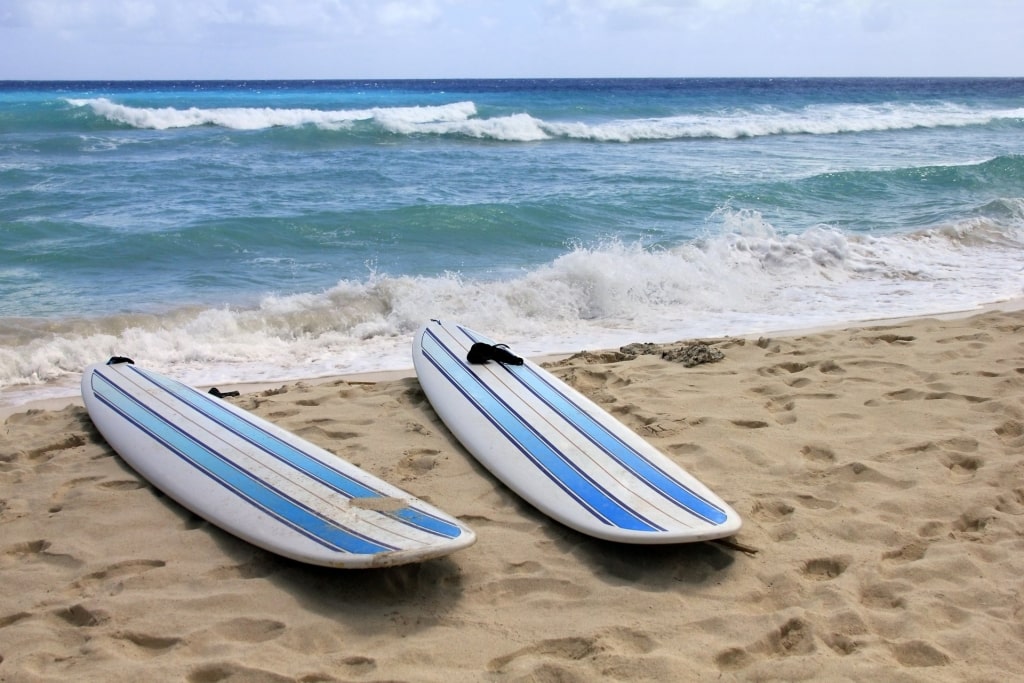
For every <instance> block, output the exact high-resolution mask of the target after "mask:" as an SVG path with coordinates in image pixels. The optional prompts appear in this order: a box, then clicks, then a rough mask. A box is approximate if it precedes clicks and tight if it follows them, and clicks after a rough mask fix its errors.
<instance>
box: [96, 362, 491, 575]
mask: <svg viewBox="0 0 1024 683" xmlns="http://www.w3.org/2000/svg"><path fill="white" fill-rule="evenodd" d="M113 361H114V359H112V361H111V362H108V363H107V364H96V365H91V366H89V367H88V368H86V370H85V372H84V373H83V375H82V398H83V400H84V402H85V406H86V409H87V410H88V412H89V416H90V417H91V418H92V421H93V423H94V424H95V425H96V428H97V429H98V430H99V432H100V433H101V434H102V435H103V437H104V438H105V439H106V440H107V442H108V443H109V444H110V446H111V447H112V448H113V449H114V450H115V451H117V453H118V454H119V455H120V456H121V458H122V459H123V460H124V461H125V462H127V463H128V464H129V465H130V466H131V467H132V468H133V469H134V470H135V471H136V472H138V473H139V474H140V475H141V476H142V477H143V478H145V479H147V480H148V481H149V482H150V483H152V484H153V485H154V486H155V487H156V488H158V489H160V490H161V491H163V492H164V493H165V494H167V495H168V496H169V497H170V498H172V499H173V500H175V501H177V502H178V503H180V504H181V505H182V506H184V507H186V508H188V509H189V510H191V511H192V512H194V513H195V514H197V515H199V516H200V517H203V518H204V519H206V520H208V521H210V522H211V523H213V524H214V525H216V526H218V527H220V528H221V529H224V530H225V531H227V532H229V533H231V534H234V535H235V536H238V537H239V538H242V539H244V540H246V541H248V542H250V543H252V544H253V545H255V546H258V547H260V548H263V549H265V550H269V551H271V552H273V553H277V554H279V555H282V556H284V557H289V558H292V559H294V560H298V561H300V562H306V563H309V564H315V565H322V566H328V567H344V568H364V567H387V566H394V565H400V564H406V563H410V562H419V561H422V560H427V559H431V558H434V557H440V556H443V555H447V554H449V553H452V552H454V551H456V550H459V549H462V548H465V547H467V546H469V545H471V544H472V543H473V542H474V541H475V540H476V536H475V534H474V533H473V531H472V530H471V529H469V528H468V527H467V526H465V525H464V524H462V523H461V522H460V521H459V520H457V519H455V518H454V517H452V516H450V515H448V514H446V513H444V512H442V511H441V510H439V509H437V508H435V507H434V506H432V505H430V504H428V503H426V502H424V501H422V500H420V499H418V498H416V497H415V496H413V495H411V494H409V493H407V492H405V491H403V490H401V489H399V488H398V487H396V486H393V485H391V484H389V483H387V482H385V481H383V480H381V479H378V478H377V477H375V476H373V475H371V474H370V473H368V472H366V471H364V470H362V469H360V468H358V467H356V466H355V465H353V464H351V463H349V462H347V461H345V460H344V459H342V458H340V457H338V456H336V455H333V454H331V453H329V452H327V451H326V450H324V449H322V448H319V447H318V446H315V445H314V444H311V443H309V442H308V441H305V440H303V439H301V438H299V437H298V436H296V435H295V434H292V433H290V432H288V431H286V430H284V429H281V428H279V427H277V426H275V425H274V424H272V423H270V422H267V421H265V420H263V419H261V418H259V417H256V416H255V415H252V414H251V413H248V412H247V411H244V410H242V409H240V408H238V407H236V406H233V405H231V404H230V403H228V402H227V401H223V400H221V399H219V398H216V397H214V396H212V395H210V394H205V393H202V392H200V391H197V390H195V389H192V388H190V387H187V386H185V385H184V384H181V383H180V382H177V381H175V380H173V379H171V378H169V377H165V376H163V375H161V374H158V373H156V372H153V371H150V370H146V369H143V368H141V367H138V366H136V365H134V364H133V363H131V362H113Z"/></svg>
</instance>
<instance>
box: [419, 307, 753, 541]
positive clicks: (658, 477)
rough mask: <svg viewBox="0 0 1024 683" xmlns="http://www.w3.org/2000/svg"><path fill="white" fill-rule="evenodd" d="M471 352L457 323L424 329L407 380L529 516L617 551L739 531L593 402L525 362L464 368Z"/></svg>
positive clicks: (693, 483)
mask: <svg viewBox="0 0 1024 683" xmlns="http://www.w3.org/2000/svg"><path fill="white" fill-rule="evenodd" d="M475 343H484V344H491V345H493V344H494V342H493V341H491V340H490V339H488V338H486V337H485V336H484V335H482V334H480V333H478V332H474V331H473V330H471V329H469V328H467V327H464V326H462V325H459V324H455V323H451V322H441V321H437V320H432V321H430V322H429V323H427V324H426V325H424V326H423V327H422V328H420V330H419V331H418V332H417V333H416V335H415V337H414V340H413V364H414V366H415V368H416V374H417V376H418V377H419V381H420V384H421V386H422V387H423V391H424V393H425V394H426V395H427V398H428V399H429V400H430V404H431V405H432V406H433V408H434V410H435V412H436V413H437V414H438V416H439V417H440V418H441V420H442V421H443V422H444V423H445V425H447V427H448V428H449V430H451V432H452V434H453V435H454V436H455V437H456V438H457V439H458V440H459V441H460V442H461V443H462V444H463V446H465V448H466V450H467V451H469V453H470V454H472V455H473V456H474V457H475V458H476V459H477V460H478V461H479V462H480V463H481V464H482V465H483V466H484V467H486V468H487V469H488V470H489V471H490V472H491V473H492V474H493V475H494V476H495V477H497V478H498V479H499V480H501V481H502V482H503V483H504V484H506V485H507V486H508V487H509V488H510V489H512V491H514V492H516V493H517V494H519V495H520V496H521V497H522V498H524V499H525V500H526V501H528V502H529V503H530V504H532V505H533V506H534V507H536V508H537V509H538V510H540V511H541V512H543V513H545V514H547V515H548V516H550V517H551V518H553V519H555V520H557V521H558V522H561V523H562V524H564V525H566V526H568V527H571V528H573V529H575V530H577V531H579V532H582V533H584V534H588V535H590V536H594V537H596V538H601V539H605V540H609V541H618V542H623V543H637V544H655V543H686V542H692V541H703V540H709V539H714V538H723V537H726V536H731V535H733V534H735V533H736V532H737V531H739V529H740V526H741V524H742V522H741V519H740V516H739V515H738V514H737V513H736V511H735V510H733V509H732V508H731V507H730V506H729V505H728V504H727V503H726V502H725V501H723V500H722V499H721V498H719V497H718V496H717V495H716V494H715V493H713V492H712V491H711V490H710V489H709V488H708V487H707V486H705V485H704V484H703V483H701V482H700V481H698V480H697V479H696V478H695V477H693V476H692V475H690V474H689V473H688V472H686V470H684V469H683V468H682V467H681V466H679V465H678V464H676V463H675V462H674V461H673V460H671V459H670V458H669V457H668V456H666V455H665V454H663V453H662V452H661V451H659V450H658V449H656V448H655V447H654V446H653V445H651V444H650V442H648V441H646V440H645V439H643V438H642V437H641V436H640V435H638V434H637V433H636V432H634V431H633V430H631V429H630V428H629V427H627V426H626V425H624V424H623V423H622V422H620V421H619V420H617V419H615V418H614V417H613V416H612V415H610V414H609V413H608V412H606V411H605V410H604V409H602V408H601V407H600V406H598V405H597V404H595V403H594V402H593V401H591V400H590V399H588V398H586V397H585V396H583V395H582V394H581V393H579V392H578V391H576V390H575V389H573V388H572V387H570V386H569V385H567V384H566V383H565V382H563V381H561V380H560V379H558V378H557V377H555V376H554V375H552V374H551V373H550V372H548V371H546V370H544V369H543V368H541V367H540V366H538V365H537V364H535V363H533V362H532V361H530V360H526V359H523V360H522V364H521V365H515V364H511V363H502V362H498V361H494V360H491V361H488V362H485V363H482V364H480V363H471V362H469V361H468V360H467V356H468V355H469V352H470V349H471V348H472V347H473V345H474V344H475ZM513 355H514V354H513ZM517 360H518V359H517Z"/></svg>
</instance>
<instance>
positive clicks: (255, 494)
mask: <svg viewBox="0 0 1024 683" xmlns="http://www.w3.org/2000/svg"><path fill="white" fill-rule="evenodd" d="M97 380H99V382H97ZM91 384H92V389H93V393H94V394H95V395H96V397H97V398H99V399H100V400H101V401H102V402H103V403H104V404H106V405H107V406H108V407H110V408H111V409H112V410H114V411H115V412H117V413H118V414H120V415H121V416H122V417H124V418H125V419H126V420H127V421H128V422H130V423H131V424H133V425H135V426H136V427H137V428H138V429H139V430H141V431H142V432H143V433H145V434H146V435H147V436H149V437H150V438H152V439H154V440H156V441H157V442H159V443H160V444H162V445H163V446H164V447H166V448H167V449H168V450H170V451H171V452H172V453H174V454H175V455H177V456H178V457H179V458H181V459H182V460H184V461H185V462H187V463H188V464H190V465H192V466H193V467H195V468H196V469H197V470H199V471H200V472H202V473H203V474H205V475H206V476H208V477H210V478H211V479H213V480H214V481H216V482H217V483H219V484H220V485H222V486H224V487H225V488H226V489H227V490H229V491H231V492H232V493H234V494H235V495H237V496H239V497H240V498H243V499H244V500H246V501H248V502H250V503H251V504H252V505H253V506H255V507H256V508H258V509H260V510H263V511H264V512H266V513H267V514H268V515H270V516H272V517H274V518H276V519H278V520H280V521H281V522H282V523H284V524H285V525H287V526H289V527H290V528H292V529H294V530H295V531H297V532H298V533H300V534H302V535H304V536H306V537H307V538H309V539H311V540H313V541H316V542H317V543H319V544H320V545H323V546H325V547H328V548H331V549H333V550H339V551H343V552H348V553H355V554H364V555H373V554H377V553H381V552H386V551H389V550H395V549H396V548H394V547H391V546H389V545H386V544H383V543H378V542H375V541H373V540H372V539H369V538H366V537H364V536H362V535H360V534H358V533H356V532H354V531H352V530H349V529H343V528H341V527H339V526H337V525H335V524H334V523H332V522H331V521H330V520H327V519H325V518H323V517H321V516H320V515H318V514H317V513H316V512H315V511H313V510H310V509H309V508H308V507H306V506H304V505H302V504H301V503H299V502H298V501H295V500H293V499H292V498H290V497H288V496H287V495H285V494H283V493H282V492H280V491H278V490H276V489H275V488H273V487H272V486H270V485H269V484H267V483H266V482H263V481H260V480H258V479H255V478H254V477H253V476H252V475H251V474H249V473H247V472H245V471H244V470H242V469H240V468H238V467H237V466H236V465H234V464H233V463H231V462H230V461H229V460H228V459H227V458H225V457H224V456H222V455H220V454H219V453H217V451H216V450H214V449H213V448H211V447H210V446H207V445H206V444H203V443H202V442H200V441H199V440H198V439H196V438H195V437H193V436H191V435H189V434H187V433H186V432H184V431H183V430H182V429H181V428H179V427H177V426H176V425H174V424H172V423H171V422H170V421H169V420H167V419H166V418H164V417H162V416H160V415H159V414H157V413H156V412H155V411H153V410H152V409H151V408H149V407H148V406H145V405H144V404H142V403H141V402H139V401H138V400H137V399H135V398H134V397H133V396H131V395H130V394H129V393H128V392H126V391H125V390H124V389H122V388H121V387H119V386H117V385H116V384H115V383H114V382H113V381H112V380H111V379H109V378H107V377H105V376H103V375H102V374H100V372H99V371H94V372H93V376H92V381H91Z"/></svg>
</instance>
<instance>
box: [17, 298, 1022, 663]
mask: <svg viewBox="0 0 1024 683" xmlns="http://www.w3.org/2000/svg"><path fill="white" fill-rule="evenodd" d="M637 341H638V342H642V341H644V340H642V339H638V340H637ZM704 341H707V342H709V343H711V344H712V345H713V346H715V347H716V348H718V349H720V350H721V351H722V352H723V353H724V354H725V358H724V359H723V360H721V361H719V362H717V363H713V364H705V365H699V366H696V367H693V368H685V367H683V366H682V365H680V364H678V363H672V362H669V361H667V360H664V359H662V358H661V357H660V355H658V354H651V355H640V356H637V357H636V358H626V357H624V356H623V355H622V354H620V353H619V352H616V351H605V352H593V353H583V354H578V355H575V356H571V357H569V358H566V359H563V360H560V361H557V362H554V363H551V364H549V367H550V368H551V369H552V371H553V372H555V373H556V374H558V375H559V376H561V377H562V378H564V379H565V380H566V381H568V382H569V383H570V384H572V385H573V386H575V387H576V388H577V389H579V390H581V391H582V392H583V393H585V394H587V395H588V396H590V397H591V398H593V399H594V400H595V401H597V402H598V403H599V404H602V405H603V406H605V407H606V408H608V409H609V410H610V411H611V412H612V413H613V414H614V415H616V416H617V417H618V418H620V419H621V420H623V421H624V422H625V423H626V424H628V425H629V426H631V427H632V428H634V429H635V430H636V431H637V432H639V433H640V434H642V435H644V436H645V437H647V438H648V439H649V440H650V441H651V442H653V443H654V444H655V445H656V446H658V447H659V448H661V449H662V450H663V451H664V452H666V453H667V454H668V455H669V456H670V457H672V458H673V459H674V460H676V461H677V462H679V463H680V464H681V465H682V466H683V467H684V468H686V469H687V470H689V471H690V472H691V473H693V474H694V475H695V476H697V477H698V478H700V479H701V480H703V481H704V482H705V483H707V484H708V485H709V486H710V487H711V488H712V489H713V490H715V491H716V492H717V493H718V494H719V495H721V496H722V497H723V498H724V499H725V500H727V501H728V502H729V503H730V504H732V505H733V507H735V508H736V510H737V511H738V512H739V513H740V514H741V515H742V516H743V518H744V527H743V529H742V530H741V531H740V533H739V534H738V535H737V536H735V537H734V538H733V539H732V543H719V542H710V543H698V544H688V545H676V546H660V547H651V546H625V545H616V544H612V543H607V542H602V541H597V540H594V539H591V538H588V537H585V536H582V535H580V534H578V533H576V532H574V531H571V530H568V529H566V528H564V527H562V526H560V525H558V524H556V523H554V522H552V521H550V520H548V519H547V518H545V517H544V516H542V515H540V514H539V513H537V512H536V511H534V510H533V509H532V508H530V507H529V506H527V505H526V504H524V503H523V502H521V501H520V500H519V499H518V498H517V497H516V496H515V495H513V494H512V493H510V492H509V491H508V490H507V489H505V488H504V487H503V486H502V485H500V484H498V483H497V482H496V481H495V480H494V479H493V478H492V477H491V476H490V475H489V474H488V473H487V472H486V471H484V470H483V469H482V468H481V467H479V466H478V465H477V464H476V463H475V462H474V461H472V459H471V458H470V457H469V456H468V455H467V453H466V452H465V451H464V450H462V448H461V447H460V446H459V445H458V444H457V443H456V442H454V441H453V439H452V437H451V436H450V435H449V433H448V432H447V430H446V429H445V427H444V425H443V424H442V423H440V421H439V420H438V418H437V417H436V415H435V414H434V412H433V411H432V409H431V407H430V405H429V403H428V402H427V401H426V400H425V398H424V395H423V393H422V391H421V390H420V387H419V384H418V383H417V381H416V379H415V378H413V377H400V378H391V379H387V380H384V381H353V380H351V378H350V379H333V380H330V381H327V382H316V383H313V382H309V383H296V384H291V385H288V386H283V387H280V388H274V389H262V390H258V391H247V392H246V393H244V394H243V395H242V396H241V397H240V398H237V399H232V400H233V401H234V402H235V403H236V404H238V405H240V406H242V407H244V408H247V409H250V410H252V411H253V412H255V413H257V414H258V415H261V416H263V417H266V418H268V419H270V420H272V421H273V422H276V423H278V424H280V425H282V426H284V427H285V428H287V429H290V430H293V431H295V432H297V433H298V434H300V435H301V436H303V437H305V438H307V439H309V440H311V441H313V442H315V443H318V444H320V445H322V446H324V447H325V448H327V449H328V450H330V451H332V452H335V453H337V454H338V455H340V456H342V457H344V458H347V459H349V460H351V461H352V462H355V463H356V464H358V465H360V466H361V467H363V468H364V469H366V470H369V471H370V472H372V473H374V474H376V475H378V476H380V477H383V478H385V479H387V480H389V481H392V482H394V483H396V484H398V485H399V486H401V487H403V488H405V489H407V490H408V491H410V492H411V493H413V494H415V495H418V496H420V497H423V498H425V499H427V500H429V501H430V502H432V503H434V504H435V505H438V506H439V507H441V508H442V509H444V510H446V511H447V512H449V513H452V514H454V515H456V516H458V517H460V518H461V519H463V520H464V521H465V522H467V523H468V524H469V525H470V526H472V527H473V528H474V529H475V530H476V532H477V534H478V537H479V540H478V541H477V543H476V545H474V546H472V547H470V548H468V549H466V550H463V551H460V552H458V553H455V554H453V555H451V556H449V557H447V558H443V559H440V560H433V561H429V562H425V563H422V564H418V565H409V566H404V567H396V568H391V569H380V570H331V569H324V568H317V567H311V566H305V565H302V564H299V563H296V562H292V561H289V560H286V559H282V558H279V557H276V556H274V555H272V554H269V553H267V552H264V551H262V550H259V549H256V548H254V547H252V546H250V545H248V544H247V543H245V542H243V541H240V540H237V539H235V538H234V537H232V536H230V535H228V534H226V533H224V532H222V531H220V530H219V529H217V528H215V527H212V526H211V525H210V524H208V523H206V522H205V521H203V520H202V519H199V518H197V517H196V516H194V515H193V514H191V513H189V512H188V511H186V510H184V509H183V508H181V507H179V506H178V505H177V504H175V503H173V502H171V501H170V500H168V499H167V498H166V497H164V496H162V495H160V494H159V493H157V492H156V491H154V490H153V489H152V488H151V487H150V486H149V485H147V484H146V483H145V482H143V481H141V480H140V479H139V478H138V477H137V476H136V475H135V474H134V472H133V471H132V470H130V469H129V468H128V467H127V466H126V465H124V464H123V463H122V462H121V460H120V459H119V458H118V457H117V456H116V455H115V454H114V453H113V452H112V451H111V450H110V448H109V447H108V446H107V445H106V444H105V442H104V441H103V440H102V439H101V438H100V437H99V435H98V434H97V433H96V432H95V430H94V429H93V428H92V426H91V423H90V421H89V418H88V416H87V414H86V413H85V411H84V410H83V409H82V408H81V407H79V406H78V405H70V406H68V407H67V408H64V409H60V410H31V411H27V412H20V413H16V414H14V415H11V416H10V417H8V418H7V420H6V421H5V422H4V423H3V426H2V430H0V482H2V484H0V577H2V585H3V588H2V590H0V657H2V661H0V681H4V682H8V681H12V682H13V681H37V680H52V681H64V680H77V681H85V680H89V681H122V680H124V681H128V680H181V681H193V682H212V681H225V680H232V681H236V680H237V681H286V680H299V681H382V680H389V681H390V680H398V681H403V680H404V681H441V682H444V683H452V682H455V681H489V680H490V681H506V680H507V681H512V680H530V681H594V680H623V681H627V680H628V681H687V680H787V681H793V680H827V681H841V680H849V681H862V680H886V681H965V680H967V681H975V680H976V681H1003V680H1007V679H1008V678H1010V677H1012V676H1013V675H1014V674H1012V672H1014V671H1017V672H1018V674H1017V675H1019V672H1020V671H1021V670H1024V594H1022V588H1024V583H1022V577H1024V313H1022V312H1020V311H1016V312H1012V311H1011V312H1001V311H990V312H986V313H984V314H981V315H978V316H974V317H969V318H959V319H951V320H950V319H938V318H928V319H917V320H910V321H903V322H899V323H896V324H888V325H871V326H864V327H859V328H849V329H841V330H839V329H836V330H823V331H815V332H811V333H803V334H796V335H793V336H785V337H781V336H780V337H773V338H770V339H756V338H753V339H722V340H704ZM669 346H671V345H669Z"/></svg>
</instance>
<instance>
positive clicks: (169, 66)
mask: <svg viewBox="0 0 1024 683" xmlns="http://www.w3.org/2000/svg"><path fill="white" fill-rule="evenodd" d="M1022 75H1024V0H0V80H8V79H256V78H318V79H319V78H444V77H448V78H485V77H496V78H497V77H584V76H594V77H596V76H1022Z"/></svg>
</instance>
